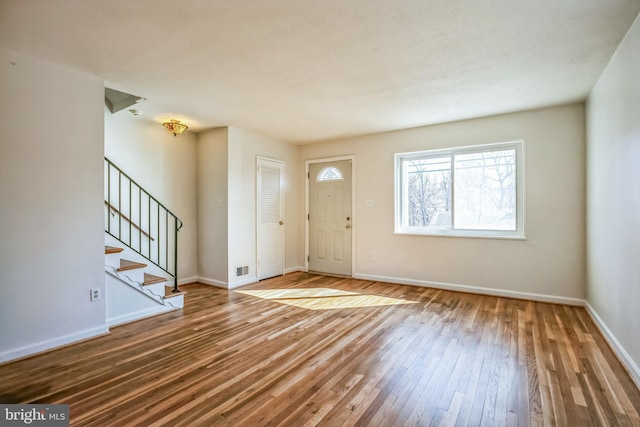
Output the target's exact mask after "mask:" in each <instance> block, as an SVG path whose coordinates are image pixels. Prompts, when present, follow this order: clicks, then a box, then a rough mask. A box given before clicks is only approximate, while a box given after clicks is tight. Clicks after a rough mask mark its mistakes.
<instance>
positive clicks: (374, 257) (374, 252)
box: [371, 251, 376, 261]
mask: <svg viewBox="0 0 640 427" xmlns="http://www.w3.org/2000/svg"><path fill="white" fill-rule="evenodd" d="M375 260H376V251H371V261H375Z"/></svg>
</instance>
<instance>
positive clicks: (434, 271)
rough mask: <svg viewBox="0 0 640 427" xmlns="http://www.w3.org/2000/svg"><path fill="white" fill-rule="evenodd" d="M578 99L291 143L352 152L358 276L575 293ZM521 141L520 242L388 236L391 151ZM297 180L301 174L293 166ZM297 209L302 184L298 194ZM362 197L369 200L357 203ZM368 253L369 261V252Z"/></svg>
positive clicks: (581, 261) (581, 220)
mask: <svg viewBox="0 0 640 427" xmlns="http://www.w3.org/2000/svg"><path fill="white" fill-rule="evenodd" d="M584 128H585V121H584V105H583V104H582V103H579V104H573V105H567V106H562V107H557V108H548V109H541V110H534V111H526V112H520V113H514V114H507V115H500V116H495V117H488V118H482V119H476V120H467V121H461V122H455V123H448V124H442V125H437V126H428V127H422V128H415V129H408V130H402V131H397V132H390V133H384V134H375V135H370V136H363V137H358V138H349V139H343V140H339V141H332V142H324V143H318V144H311V145H305V146H301V147H300V157H299V159H300V162H304V160H308V159H317V158H322V157H330V156H339V155H351V154H353V155H355V156H356V160H355V171H356V172H355V195H354V196H355V197H354V200H355V206H356V211H355V212H354V213H353V218H354V233H355V248H356V257H355V263H356V264H355V266H354V267H355V268H354V272H355V274H356V275H358V276H360V277H369V278H377V279H384V280H391V281H399V282H404V283H415V284H427V285H428V284H429V282H440V283H441V284H455V285H468V286H474V287H485V288H493V289H498V290H504V291H509V292H512V291H515V292H523V293H533V294H543V295H552V296H558V297H567V298H578V299H580V298H584V280H585V251H584V246H585V232H584V230H585V214H584V203H585V189H584V173H585V172H584V162H585V135H584V132H585V131H584ZM519 139H523V140H524V141H525V162H526V165H525V173H526V176H525V184H526V195H525V205H526V212H525V217H526V218H525V222H526V234H527V239H526V240H524V241H520V240H497V239H482V238H475V239H474V238H460V237H429V236H406V235H395V234H394V158H393V155H394V153H397V152H407V151H417V150H429V149H436V148H444V147H457V146H469V145H477V144H483V143H494V142H504V141H512V140H519ZM298 176H299V180H300V181H301V182H302V180H303V179H304V175H303V172H302V171H301V172H300V173H299V175H298ZM298 200H299V204H300V211H301V212H304V188H303V187H302V186H301V189H300V192H299V199H298ZM367 200H372V201H373V203H374V205H373V207H366V205H365V202H366V201H367ZM371 251H375V252H376V254H377V257H376V258H377V259H376V260H375V261H372V260H371V259H370V253H371Z"/></svg>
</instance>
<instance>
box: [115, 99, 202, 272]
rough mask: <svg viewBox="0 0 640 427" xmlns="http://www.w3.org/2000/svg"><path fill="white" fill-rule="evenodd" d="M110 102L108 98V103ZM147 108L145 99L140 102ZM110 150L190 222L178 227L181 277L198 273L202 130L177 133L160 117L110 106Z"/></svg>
mask: <svg viewBox="0 0 640 427" xmlns="http://www.w3.org/2000/svg"><path fill="white" fill-rule="evenodd" d="M102 105H104V103H103V104H102ZM140 107H141V108H144V105H143V104H141V105H140ZM104 117H105V118H104V120H105V136H104V138H105V143H104V145H105V146H104V155H105V156H106V157H107V158H108V159H109V160H111V161H112V162H113V163H114V164H115V165H116V166H118V167H119V168H120V169H122V170H123V171H124V172H125V173H126V174H128V175H129V176H131V178H133V179H134V180H135V181H136V182H137V183H138V184H140V185H141V186H142V187H143V188H144V189H145V190H147V191H148V192H149V193H151V195H152V196H154V197H155V198H156V199H158V200H159V201H160V203H162V204H163V205H165V206H166V207H167V208H168V209H169V210H171V211H172V212H173V213H174V214H176V215H177V216H178V218H180V219H181V220H182V222H183V223H184V225H183V227H182V229H181V230H180V232H179V233H178V279H179V280H180V283H184V282H193V281H195V278H196V277H197V275H198V262H197V256H198V247H197V244H198V242H197V238H198V235H197V231H198V223H197V208H196V197H197V187H196V185H197V179H196V148H197V147H196V135H195V134H193V133H191V132H185V133H183V134H182V135H180V136H178V137H175V136H173V135H172V134H170V133H169V132H167V130H166V129H165V128H164V127H163V126H162V125H161V124H159V123H153V122H149V121H145V120H142V118H141V117H134V116H131V115H130V114H129V113H128V112H127V111H120V112H118V113H116V114H111V112H110V111H109V110H108V109H106V108H104Z"/></svg>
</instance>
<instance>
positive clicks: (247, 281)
mask: <svg viewBox="0 0 640 427" xmlns="http://www.w3.org/2000/svg"><path fill="white" fill-rule="evenodd" d="M257 281H258V276H255V275H253V276H246V277H243V278H242V279H240V280H236V281H234V282H229V285H228V286H229V289H235V288H239V287H240V286H244V285H249V284H251V283H256V282H257Z"/></svg>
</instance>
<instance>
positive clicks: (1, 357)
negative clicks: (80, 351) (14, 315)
mask: <svg viewBox="0 0 640 427" xmlns="http://www.w3.org/2000/svg"><path fill="white" fill-rule="evenodd" d="M108 333H109V327H108V326H107V325H104V326H98V327H95V328H91V329H85V330H83V331H79V332H74V333H73V334H68V335H63V336H61V337H57V338H52V339H49V340H46V341H42V342H39V343H36V344H29V345H25V346H23V347H19V348H15V349H11V350H7V351H4V352H2V353H0V363H4V362H8V361H10V360H16V359H21V358H24V357H28V356H29V357H30V356H35V355H36V354H39V353H43V352H45V351H49V350H53V349H54V348H59V347H63V346H66V345H69V344H72V343H76V342H79V341H85V340H87V339H90V338H96V337H98V336H101V335H106V334H108Z"/></svg>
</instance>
